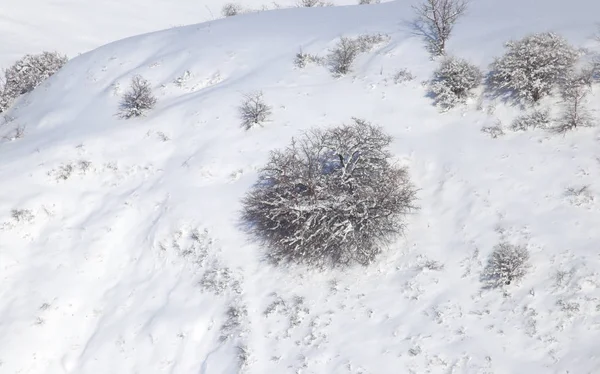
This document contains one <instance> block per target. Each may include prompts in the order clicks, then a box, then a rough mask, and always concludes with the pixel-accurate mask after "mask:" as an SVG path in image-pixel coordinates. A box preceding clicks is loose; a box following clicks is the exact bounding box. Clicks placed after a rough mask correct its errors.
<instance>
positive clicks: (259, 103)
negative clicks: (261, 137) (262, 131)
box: [238, 91, 271, 130]
mask: <svg viewBox="0 0 600 374" xmlns="http://www.w3.org/2000/svg"><path fill="white" fill-rule="evenodd" d="M238 110H239V112H240V118H241V119H242V126H243V127H244V128H245V129H246V130H248V129H250V128H252V127H253V126H255V125H261V124H263V123H264V122H266V121H268V120H269V118H270V117H271V106H269V105H267V103H265V100H264V98H263V93H262V91H258V92H252V93H249V94H246V95H244V101H243V102H242V105H240V106H239V108H238Z"/></svg>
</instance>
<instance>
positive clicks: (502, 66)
mask: <svg viewBox="0 0 600 374" xmlns="http://www.w3.org/2000/svg"><path fill="white" fill-rule="evenodd" d="M506 49H507V51H506V53H505V54H504V56H502V57H500V58H498V59H496V61H495V62H494V63H493V64H492V67H491V74H490V77H489V83H490V86H491V88H492V89H493V90H494V91H496V94H498V95H509V96H513V97H514V98H515V99H517V100H518V101H521V102H530V103H531V102H537V101H538V100H540V99H541V98H543V97H544V96H546V95H548V94H550V93H551V91H552V89H553V88H555V87H556V86H557V85H558V84H559V83H560V82H561V78H562V77H564V76H566V75H567V74H568V73H569V72H570V71H571V70H572V69H573V67H574V65H575V63H576V62H577V59H578V58H579V53H578V51H577V50H575V48H573V47H572V46H571V45H569V43H568V42H567V41H566V40H565V39H564V38H563V37H561V36H559V35H557V34H554V33H550V32H547V33H539V34H532V35H529V36H527V37H525V38H523V39H521V40H518V41H511V42H508V43H506Z"/></svg>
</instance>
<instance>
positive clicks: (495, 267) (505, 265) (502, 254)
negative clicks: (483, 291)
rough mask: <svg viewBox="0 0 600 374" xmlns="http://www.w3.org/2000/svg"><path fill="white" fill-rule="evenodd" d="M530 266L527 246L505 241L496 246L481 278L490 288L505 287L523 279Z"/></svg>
mask: <svg viewBox="0 0 600 374" xmlns="http://www.w3.org/2000/svg"><path fill="white" fill-rule="evenodd" d="M529 267H530V265H529V250H528V249H527V247H523V246H517V245H513V244H510V243H505V242H503V243H500V244H498V245H497V246H496V247H494V250H493V252H492V254H491V255H490V258H489V259H488V263H487V265H486V267H485V269H484V270H483V273H482V274H481V280H482V281H483V282H484V283H485V284H486V286H487V287H489V288H497V287H503V286H505V285H509V284H511V283H512V282H515V281H519V280H521V279H522V278H523V277H524V276H525V274H527V270H528V269H529Z"/></svg>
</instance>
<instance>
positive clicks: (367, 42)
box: [355, 34, 390, 53]
mask: <svg viewBox="0 0 600 374" xmlns="http://www.w3.org/2000/svg"><path fill="white" fill-rule="evenodd" d="M388 40H390V36H389V35H387V34H363V35H359V36H358V37H357V38H356V39H355V42H356V44H357V45H358V50H359V51H360V52H361V53H366V52H369V51H371V50H372V49H373V48H374V47H375V46H376V45H378V44H382V43H384V42H387V41H388Z"/></svg>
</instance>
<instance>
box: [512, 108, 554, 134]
mask: <svg viewBox="0 0 600 374" xmlns="http://www.w3.org/2000/svg"><path fill="white" fill-rule="evenodd" d="M551 123H552V118H551V116H550V111H549V110H547V109H541V110H538V109H536V110H533V111H531V112H529V113H525V114H523V115H521V116H519V117H517V118H516V119H515V120H514V121H513V122H512V124H511V126H510V127H511V129H512V130H513V131H527V130H529V129H538V128H541V129H547V128H549V127H550V126H551Z"/></svg>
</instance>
